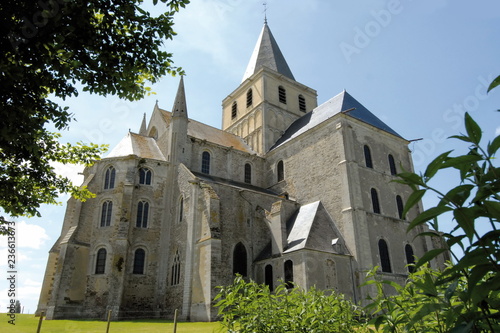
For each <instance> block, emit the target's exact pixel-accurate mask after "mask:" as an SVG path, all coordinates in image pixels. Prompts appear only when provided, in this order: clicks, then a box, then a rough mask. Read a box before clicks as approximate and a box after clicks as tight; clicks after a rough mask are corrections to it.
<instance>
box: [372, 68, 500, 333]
mask: <svg viewBox="0 0 500 333" xmlns="http://www.w3.org/2000/svg"><path fill="white" fill-rule="evenodd" d="M498 85H500V76H499V77H497V78H496V79H495V80H494V81H493V82H492V84H491V85H490V87H489V89H488V91H489V90H491V89H492V88H494V87H496V86H498ZM465 130H466V133H465V134H461V135H455V136H452V137H451V138H454V139H458V140H460V141H462V142H465V143H466V144H467V145H468V152H467V154H463V155H459V156H450V154H451V151H449V152H445V153H443V154H441V155H439V156H438V157H436V158H435V159H434V160H433V161H432V162H431V163H430V164H429V165H428V166H427V168H426V170H425V172H424V174H422V175H417V174H415V173H412V172H403V173H401V174H399V175H398V176H399V177H400V180H399V181H398V182H400V183H403V184H407V185H409V186H410V187H411V188H412V190H413V193H412V194H411V195H410V197H409V198H408V201H407V202H406V205H405V208H404V211H403V214H406V212H408V210H409V209H411V208H412V207H413V206H414V205H416V204H417V203H418V202H419V201H420V200H421V198H422V197H423V196H424V194H425V193H426V192H427V191H429V192H433V193H435V194H436V195H437V196H438V197H439V198H440V201H439V203H438V204H437V206H435V207H431V208H429V209H427V210H425V211H424V212H422V213H421V214H420V215H419V216H417V217H416V218H415V219H414V220H413V221H411V223H410V225H409V227H408V230H412V229H414V228H417V227H419V226H421V225H422V224H424V223H430V225H431V226H432V227H433V228H434V229H435V230H436V231H439V226H438V222H437V218H438V217H439V216H441V215H442V214H445V213H448V214H452V216H453V221H454V223H455V225H454V228H453V229H452V230H451V231H450V232H448V233H442V232H439V233H437V232H424V233H422V234H421V235H422V236H433V237H442V239H443V240H444V243H445V244H446V245H447V247H446V248H442V249H434V250H431V251H429V252H427V253H426V254H425V255H423V256H422V258H420V259H419V260H418V262H417V264H416V269H417V272H416V273H414V274H412V275H410V279H409V283H408V284H407V285H406V286H404V287H401V286H398V285H396V284H394V283H391V282H388V281H380V280H378V278H377V274H376V270H373V271H371V272H370V273H369V278H371V280H369V281H368V282H367V283H366V284H371V285H376V287H377V291H378V293H377V295H376V296H375V297H374V298H373V299H372V302H371V304H369V305H368V307H367V309H369V310H372V311H373V313H375V318H374V319H373V321H372V322H373V323H374V324H375V325H376V327H377V329H378V328H381V329H382V330H383V331H384V332H500V264H499V263H500V229H499V227H500V167H498V166H497V165H495V164H494V163H495V162H496V161H497V160H495V155H496V153H497V151H498V150H499V149H500V136H497V137H495V138H494V139H493V140H492V141H490V142H488V143H487V145H486V147H484V145H481V139H482V129H481V127H480V126H479V125H478V124H477V123H476V122H475V121H474V120H473V119H472V117H471V116H470V115H469V114H468V113H465ZM444 169H449V170H453V169H455V171H458V175H459V177H458V184H456V186H455V187H452V188H450V189H448V190H441V189H437V188H435V187H433V186H431V185H430V184H429V183H430V181H431V180H432V179H433V178H434V177H435V176H436V174H438V172H439V171H441V170H444ZM480 224H481V225H486V226H487V229H488V231H487V232H484V233H481V232H479V231H478V229H479V228H478V225H480ZM453 246H459V247H460V248H461V250H462V251H463V256H461V257H460V256H459V255H457V254H455V253H453V251H450V252H451V254H452V255H453V257H454V258H455V260H456V264H454V265H450V266H449V267H448V268H446V269H445V270H443V271H442V272H439V271H435V270H430V269H429V268H427V267H426V266H427V265H428V264H429V263H430V261H431V260H432V259H434V258H436V256H438V255H439V254H441V253H443V252H444V251H449V250H450V249H453V248H452V247H453ZM386 284H390V285H392V286H393V287H394V288H395V289H396V291H397V295H395V296H387V295H386V294H385V293H384V285H386Z"/></svg>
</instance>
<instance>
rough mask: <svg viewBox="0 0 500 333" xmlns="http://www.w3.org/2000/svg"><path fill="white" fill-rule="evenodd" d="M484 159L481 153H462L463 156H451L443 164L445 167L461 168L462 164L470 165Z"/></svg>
mask: <svg viewBox="0 0 500 333" xmlns="http://www.w3.org/2000/svg"><path fill="white" fill-rule="evenodd" d="M480 160H482V157H481V156H479V155H462V156H457V157H450V158H449V159H448V160H446V161H445V162H444V163H443V165H442V169H443V168H449V167H453V168H457V169H458V168H459V167H460V166H462V165H464V164H465V165H469V164H472V163H475V162H478V161H480Z"/></svg>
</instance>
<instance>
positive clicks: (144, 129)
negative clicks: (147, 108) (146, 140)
mask: <svg viewBox="0 0 500 333" xmlns="http://www.w3.org/2000/svg"><path fill="white" fill-rule="evenodd" d="M146 132H147V127H146V112H144V116H143V117H142V123H141V129H140V130H139V134H140V135H146Z"/></svg>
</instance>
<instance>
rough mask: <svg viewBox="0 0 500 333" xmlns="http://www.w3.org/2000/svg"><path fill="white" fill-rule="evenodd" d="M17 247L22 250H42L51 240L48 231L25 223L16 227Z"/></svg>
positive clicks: (19, 223)
mask: <svg viewBox="0 0 500 333" xmlns="http://www.w3.org/2000/svg"><path fill="white" fill-rule="evenodd" d="M16 229H17V230H16V234H17V246H18V247H19V248H20V249H22V248H30V249H37V250H38V249H40V248H41V247H42V246H43V245H45V242H46V241H48V240H49V239H50V237H49V236H48V235H47V232H46V230H45V229H44V228H43V227H41V226H39V225H36V224H28V223H26V222H25V221H21V222H18V223H17V225H16Z"/></svg>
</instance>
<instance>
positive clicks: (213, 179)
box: [191, 170, 278, 196]
mask: <svg viewBox="0 0 500 333" xmlns="http://www.w3.org/2000/svg"><path fill="white" fill-rule="evenodd" d="M191 172H192V173H193V175H195V176H196V177H198V178H200V179H201V180H204V181H208V182H211V183H216V184H220V185H226V186H232V187H236V188H240V189H245V190H251V191H255V192H260V193H264V194H269V195H275V196H278V193H276V192H273V191H271V190H268V189H266V188H263V187H258V186H255V185H252V184H247V183H240V182H236V181H234V180H231V179H225V178H220V177H215V176H211V175H207V174H206V173H201V172H196V171H192V170H191Z"/></svg>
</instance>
